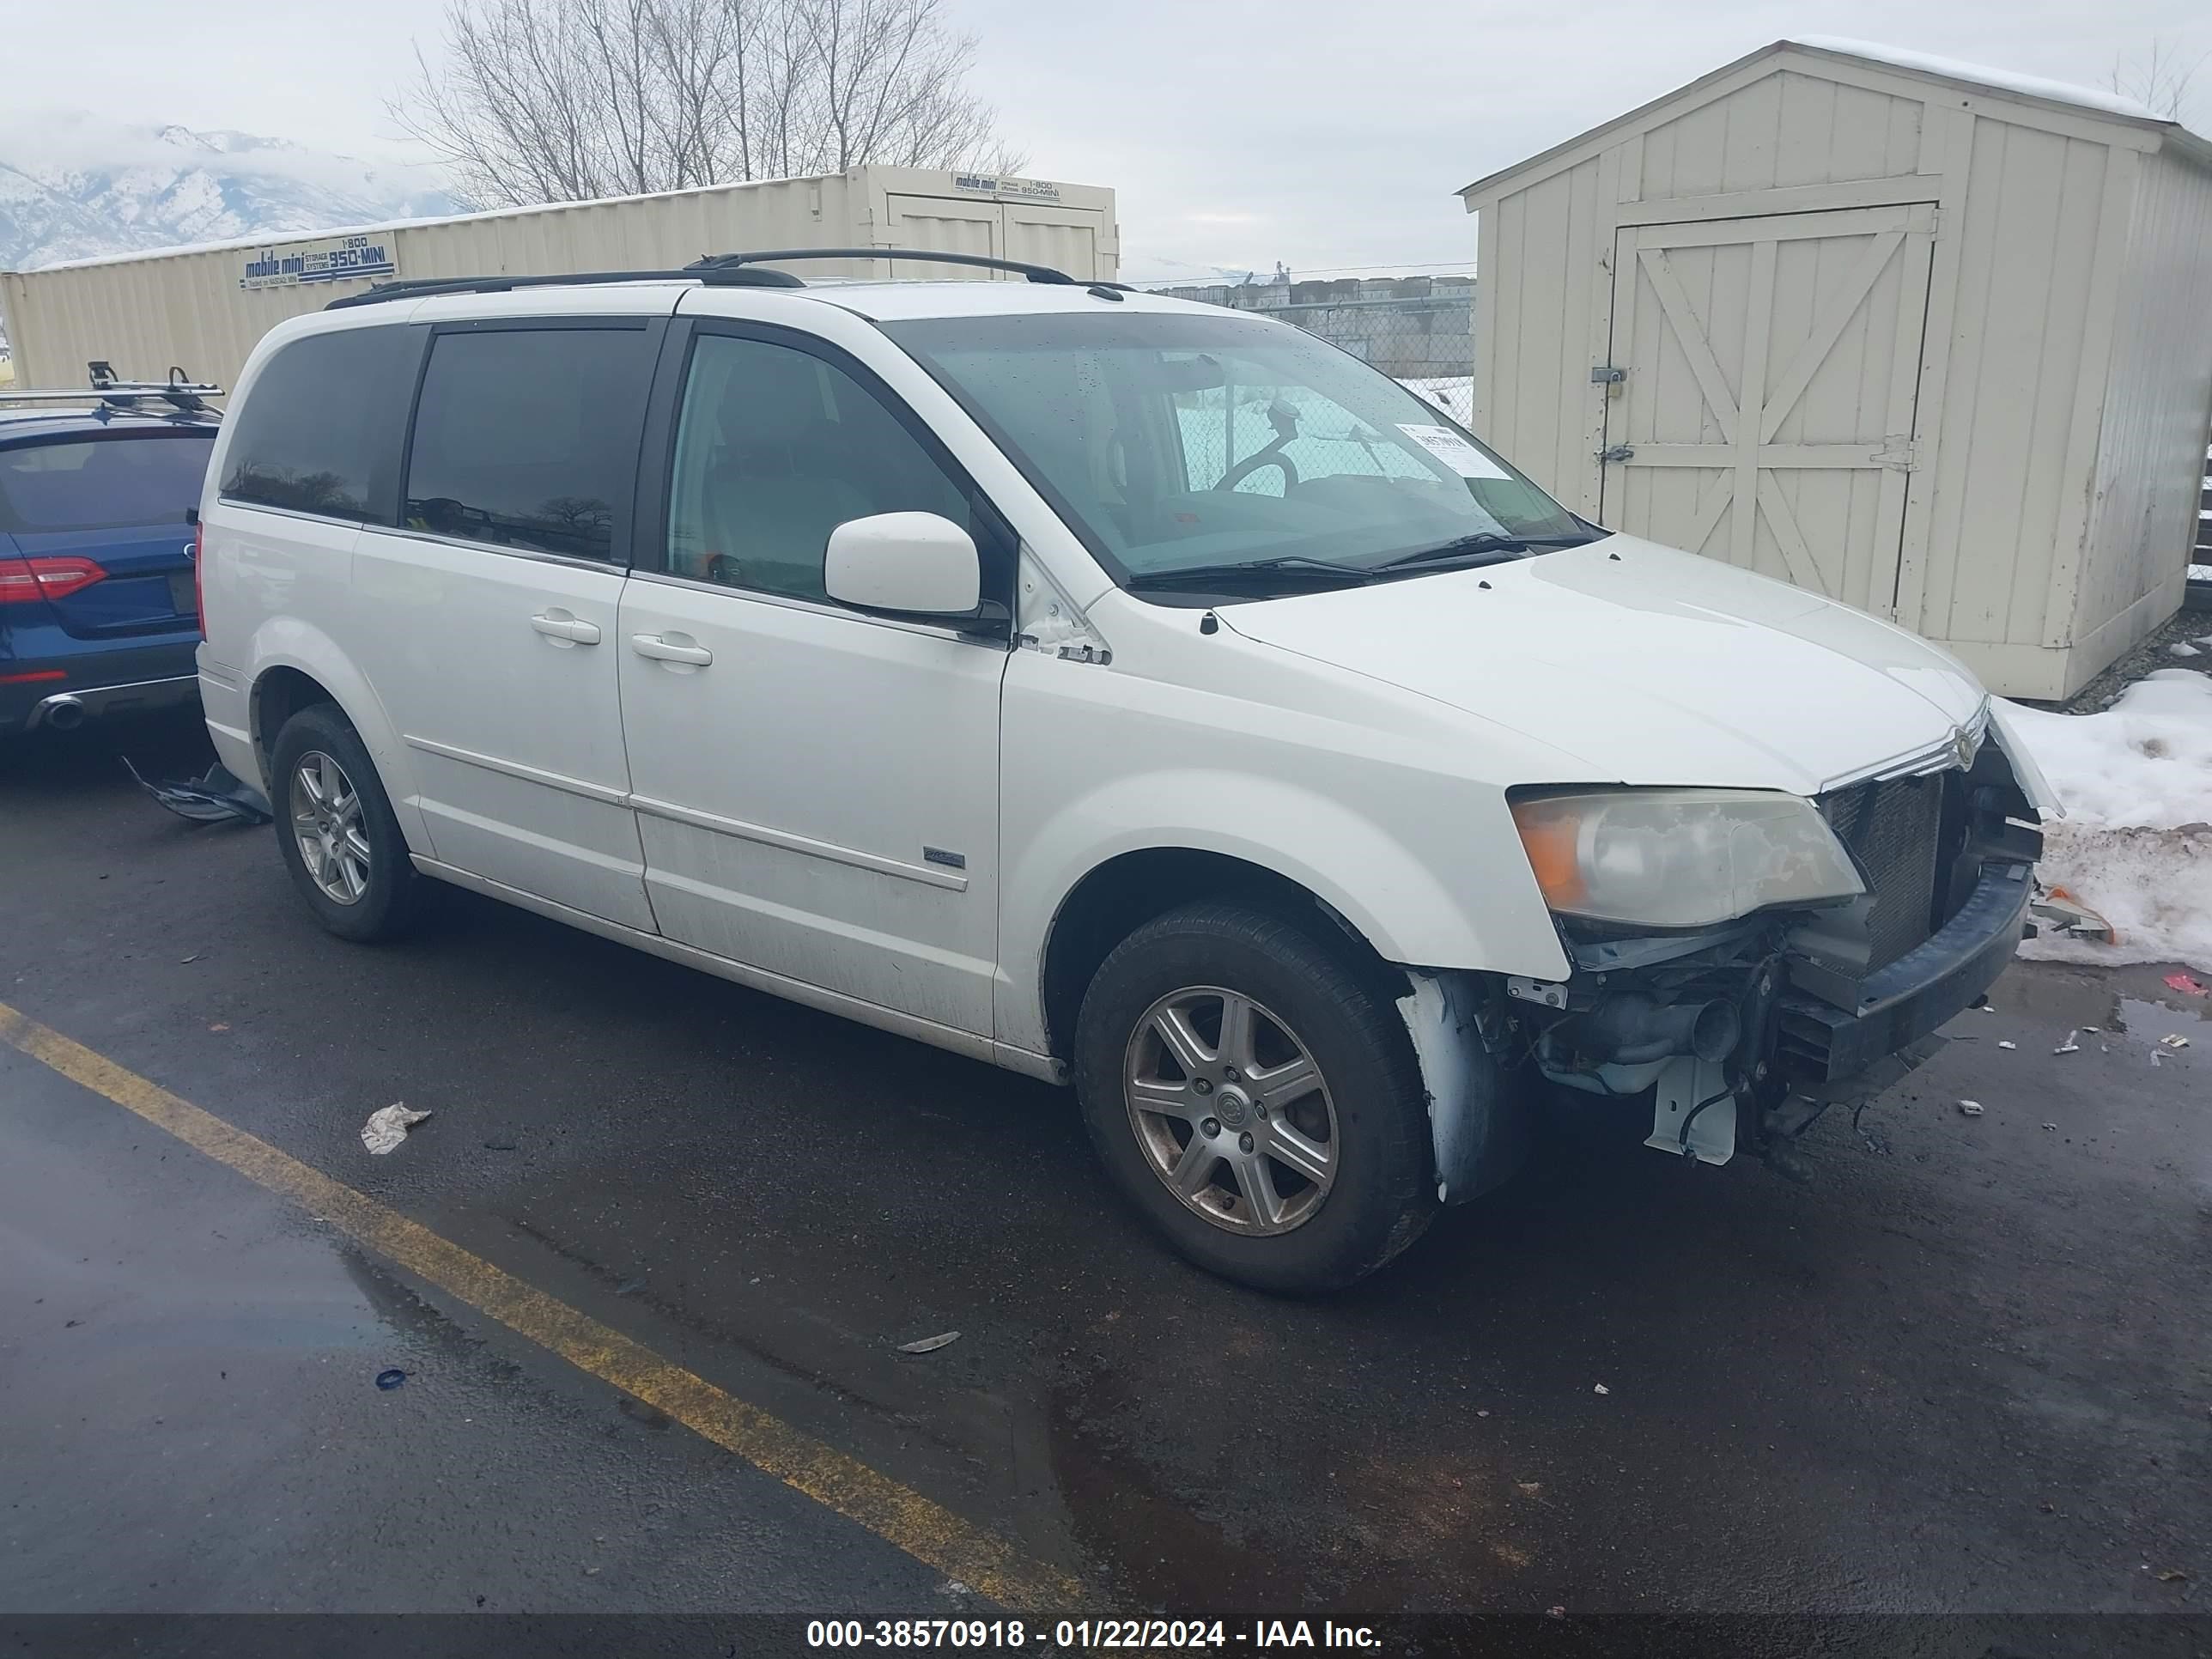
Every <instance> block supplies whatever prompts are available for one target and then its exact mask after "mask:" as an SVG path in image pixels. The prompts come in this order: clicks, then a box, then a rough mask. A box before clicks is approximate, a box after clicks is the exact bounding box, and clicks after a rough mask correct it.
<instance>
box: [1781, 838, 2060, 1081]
mask: <svg viewBox="0 0 2212 1659" xmlns="http://www.w3.org/2000/svg"><path fill="white" fill-rule="evenodd" d="M2032 872H2033V866H2030V865H2026V864H1992V865H1985V866H1984V867H1983V870H1982V873H1981V878H1980V879H1979V880H1978V881H1977V882H1976V883H1975V884H1974V888H1973V890H1972V893H1971V894H1969V895H1968V896H1967V899H1966V903H1965V904H1964V905H1962V906H1961V907H1960V909H1959V911H1958V913H1957V914H1956V915H1954V916H1952V918H1951V919H1950V920H1949V921H1947V922H1945V923H1944V924H1943V925H1942V927H1939V928H1937V929H1936V932H1935V933H1933V934H1931V935H1930V936H1929V938H1928V939H1927V940H1926V941H1925V942H1924V943H1923V944H1920V945H1916V946H1914V947H1913V948H1912V949H1911V950H1910V951H1906V952H1905V954H1904V955H1903V956H1901V957H1899V958H1898V959H1897V960H1896V961H1895V962H1893V963H1890V964H1889V965H1888V966H1887V967H1886V968H1881V969H1876V970H1875V972H1873V973H1871V974H1869V975H1867V976H1866V977H1865V978H1864V979H1863V980H1861V981H1859V982H1858V986H1857V994H1856V1006H1850V1007H1838V1006H1836V1005H1835V1004H1834V1003H1833V1002H1831V1001H1828V1000H1824V999H1822V998H1820V997H1817V996H1813V995H1809V994H1806V993H1805V992H1803V991H1800V990H1797V989H1796V988H1794V987H1793V988H1791V989H1790V990H1788V991H1785V992H1784V994H1782V996H1781V997H1780V998H1779V999H1778V1000H1777V1003H1776V1007H1775V1017H1776V1027H1777V1041H1778V1050H1779V1055H1780V1058H1781V1059H1782V1060H1784V1063H1785V1065H1786V1066H1787V1067H1788V1069H1789V1071H1790V1073H1793V1074H1794V1075H1796V1076H1797V1077H1799V1078H1802V1079H1804V1080H1805V1081H1807V1082H1808V1083H1814V1084H1818V1085H1825V1086H1827V1087H1832V1086H1833V1085H1836V1084H1837V1083H1838V1082H1842V1081H1845V1080H1848V1079H1851V1078H1853V1077H1854V1076H1856V1075H1857V1074H1859V1073H1863V1072H1865V1071H1866V1070H1867V1069H1868V1068H1869V1066H1873V1065H1874V1064H1875V1062H1876V1061H1878V1060H1882V1059H1884V1058H1885V1057H1887V1056H1888V1055H1890V1054H1896V1053H1898V1052H1899V1051H1900V1050H1903V1049H1905V1048H1909V1047H1911V1045H1912V1044H1914V1043H1916V1042H1918V1040H1919V1039H1920V1038H1922V1037H1924V1036H1928V1035H1929V1033H1930V1032H1932V1031H1934V1030H1936V1028H1937V1027H1938V1026H1940V1025H1942V1024H1944V1023H1945V1022H1946V1021H1947V1020H1948V1019H1950V1018H1952V1017H1953V1016H1954V1015H1955V1014H1957V1013H1959V1012H1960V1011H1961V1010H1963V1009H1966V1008H1968V1007H1971V1006H1973V1004H1975V1003H1976V1002H1978V1001H1979V1000H1981V997H1982V994H1983V993H1984V992H1985V991H1987V990H1988V989H1989V988H1990V985H1992V984H1993V983H1995V982H1996V977H1997V975H1999V974H2001V973H2002V972H2003V971H2004V968H2005V964H2006V963H2008V962H2010V961H2011V960H2012V958H2013V953H2014V952H2015V951H2017V950H2018V949H2019V948H2020V941H2021V937H2022V936H2023V934H2024V933H2026V931H2027V913H2028V904H2029V902H2030V901H2031V900H2032V899H2033V897H2034V896H2035V882H2034V878H2033V873H2032Z"/></svg>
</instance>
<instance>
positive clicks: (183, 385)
mask: <svg viewBox="0 0 2212 1659" xmlns="http://www.w3.org/2000/svg"><path fill="white" fill-rule="evenodd" d="M84 368H85V378H86V380H87V381H88V384H87V385H84V386H55V387H51V388H36V389H33V388H26V389H24V390H22V391H20V392H16V391H11V390H9V389H8V388H7V387H4V386H0V404H100V406H102V407H103V408H106V409H136V408H138V407H139V406H140V405H142V404H154V403H162V404H168V405H169V407H171V408H172V409H179V410H185V412H187V413H190V414H197V413H199V412H201V411H202V410H205V409H206V408H207V400H208V399H209V398H220V397H222V396H223V395H224V392H223V389H222V387H221V386H216V385H213V384H211V383H210V382H208V381H204V380H188V379H186V378H185V371H184V370H183V369H181V368H171V369H170V370H169V378H168V379H167V380H118V379H116V378H115V370H114V368H112V366H111V365H110V364H109V363H108V362H106V360H105V359H102V358H94V360H93V361H92V362H88V363H87V364H86V365H85V366H84Z"/></svg>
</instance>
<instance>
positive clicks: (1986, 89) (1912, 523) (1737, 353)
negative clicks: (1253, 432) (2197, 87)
mask: <svg viewBox="0 0 2212 1659" xmlns="http://www.w3.org/2000/svg"><path fill="white" fill-rule="evenodd" d="M1462 198H1463V199H1464V201H1465V203H1466V204H1467V207H1468V210H1469V211H1472V212H1478V213H1480V215H1481V244H1480V246H1481V258H1480V273H1481V288H1480V292H1479V295H1478V297H1477V301H1476V307H1475V324H1474V332H1475V351H1474V358H1475V378H1474V385H1475V425H1476V427H1477V428H1478V429H1479V430H1480V431H1481V433H1482V434H1483V435H1484V436H1485V437H1486V438H1488V439H1489V440H1490V441H1492V442H1493V443H1495V444H1497V445H1498V447H1500V448H1501V449H1502V450H1503V451H1504V453H1505V454H1506V455H1507V456H1508V458H1510V459H1511V460H1512V461H1513V462H1514V463H1515V464H1516V465H1518V466H1520V467H1521V468H1522V469H1523V470H1524V471H1527V472H1528V474H1529V475H1530V476H1531V477H1534V479H1536V481H1537V482H1538V483H1542V484H1545V485H1547V486H1548V487H1549V488H1550V489H1551V490H1552V491H1553V494H1555V495H1558V496H1559V498H1560V499H1561V500H1563V501H1566V502H1568V503H1569V504H1570V505H1571V506H1574V507H1578V508H1579V509H1581V510H1582V511H1583V513H1587V514H1589V516H1591V517H1593V518H1595V519H1598V520H1601V521H1602V522H1603V523H1605V524H1606V525H1607V526H1610V527H1612V528H1613V529H1616V530H1623V531H1628V532H1633V533H1635V534H1638V535H1643V536H1649V537H1650V538H1652V539H1653V540H1655V541H1661V542H1667V543H1670V544H1674V545H1675V546H1678V547H1686V548H1690V549H1692V550H1694V551H1697V552H1700V553H1704V554H1706V555H1709V556H1711V557H1714V558H1719V559H1725V560H1727V561H1729V562H1730V563H1733V564H1738V565H1743V566H1746V567H1748V568H1753V569H1757V570H1762V571H1765V572H1766V573H1768V574H1771V575H1776V576H1780V577H1783V578H1784V579H1785V580H1790V581H1793V582H1796V583H1798V584H1799V585H1800V586H1806V587H1810V588H1814V589H1816V590H1818V591H1820V592H1826V593H1827V594H1830V595H1832V596H1833V597H1835V598H1838V599H1844V600H1846V601H1848V602H1849V603H1850V604H1852V605H1858V606H1860V607H1862V608H1863V609H1865V610H1868V611H1873V612H1874V613H1875V615H1877V616H1882V617H1893V618H1894V619H1896V620H1897V621H1898V622H1899V623H1903V624H1905V626H1906V627H1908V628H1910V629H1913V630H1914V631H1915V632H1917V633H1918V634H1920V635H1923V636H1924V637H1926V638H1928V639H1931V640H1936V641H1940V642H1942V644H1944V645H1947V646H1948V647H1950V648H1951V649H1952V650H1953V651H1954V652H1956V653H1958V654H1959V655H1960V657H1962V658H1964V659H1966V662H1967V664H1968V665H1970V666H1972V668H1973V669H1974V670H1975V671H1976V672H1977V673H1978V674H1979V675H1980V676H1981V677H1982V678H1983V679H1984V681H1985V682H1987V683H1988V684H1989V685H1990V686H1991V687H1992V688H1993V689H1994V690H1998V691H2001V692H2004V693H2007V694H2008V695H2011V696H2027V697H2063V696H2069V695H2071V694H2072V693H2073V692H2074V691H2075V690H2078V689H2080V687H2081V685H2082V684H2083V683H2084V682H2086V681H2087V680H2088V679H2089V678H2091V677H2092V676H2093V675H2094V674H2095V673H2096V672H2097V671H2099V670H2100V669H2101V668H2103V667H2105V666H2106V665H2107V664H2109V663H2110V662H2112V660H2113V659H2115V658H2117V657H2118V656H2119V655H2120V654H2121V653H2123V652H2124V651H2125V650H2126V649H2127V648H2128V647H2130V646H2131V645H2133V644H2135V643H2136V641H2138V640H2140V639H2142V637H2143V636H2144V635H2146V634H2148V633H2149V632H2150V631H2151V629H2154V628H2155V627H2157V626H2158V624H2159V623H2161V622H2163V621H2164V620H2165V619H2166V617H2170V616H2172V614H2173V612H2174V611H2175V609H2176V607H2177V606H2179V604H2180V603H2181V598H2182V589H2183V583H2184V574H2185V569H2186V567H2187V565H2188V562H2189V545H2190V543H2191V540H2192V539H2193V532H2194V531H2195V529H2196V526H2197V494H2198V490H2199V488H2200V485H2199V483H2198V479H2199V477H2201V473H2200V471H2199V468H2200V465H2201V463H2202V459H2203V444H2204V436H2203V435H2204V431H2205V423H2206V420H2207V417H2208V416H2212V143H2207V142H2206V141H2205V140H2204V139H2203V138H2201V137H2197V135H2196V134H2194V133H2191V132H2189V131H2185V130H2184V129H2183V128H2181V127H2179V126H2178V125H2175V124H2173V123H2172V122H2171V121H2166V120H2161V119H2160V118H2158V117H2156V116H2154V114H2153V113H2152V112H2150V111H2148V110H2147V109H2144V108H2142V106H2140V105H2135V104H2131V103H2130V102H2129V101H2128V100H2124V99H2118V98H2115V97H2114V96H2113V95H2112V94H2109V93H2100V92H2097V91H2094V90H2091V89H2087V88H2075V87H2066V86H2060V85H2057V84H2055V83H2052V82H2039V81H2032V80H2027V79H2024V78H2022V77H2020V76H2012V75H2008V74H2006V73H2004V72H2003V71H2001V70H1986V69H1980V68H1977V67H1974V66H1972V65H1968V64H1952V63H1946V62H1942V61H1940V60H1936V59H1930V58H1918V57H1914V56H1911V55H1910V54H1903V53H1896V52H1889V51H1888V50H1887V49H1886V48H1881V47H1875V46H1863V45H1858V44H1855V43H1849V42H1839V41H1813V42H1805V41H1780V42H1777V43H1776V44H1775V45H1773V46H1766V47H1763V48H1761V49H1760V50H1759V51H1758V52H1753V53H1751V54H1750V55H1749V56H1748V57H1746V58H1740V59H1738V60H1737V61H1736V62H1735V63H1733V64H1727V65H1725V66H1724V67H1723V68H1721V69H1718V70H1714V71H1713V72H1712V73H1711V74H1710V75H1708V76H1705V77H1703V78H1702V79H1700V80H1699V81H1696V82H1692V83H1691V84H1690V85H1688V86H1686V87H1684V88H1680V90H1678V91H1676V92H1673V93H1670V94H1668V95H1667V96H1666V97H1664V98H1662V99H1659V100H1656V101H1655V102H1653V103H1650V104H1647V105H1645V106H1644V107H1643V108H1641V109H1638V110H1634V111H1632V112H1630V113H1628V114H1626V115H1624V116H1621V117H1620V118H1619V119H1617V120H1614V121H1611V122H1608V123H1607V124H1606V125H1603V126H1601V127H1597V128H1595V129H1593V130H1592V131H1589V132H1586V133H1584V134H1583V135H1582V136H1581V137H1577V138H1573V139H1570V140H1569V141H1568V142H1567V143H1564V144H1561V145H1559V146H1558V147H1557V148H1555V149H1551V150H1547V151H1546V152H1545V153H1544V154H1542V155H1537V156H1534V157H1531V158H1530V159H1529V160H1528V161H1522V162H1521V163H1519V164H1517V165H1516V166H1514V167H1509V168H1507V169H1505V170H1504V172H1502V173H1493V174H1492V175H1491V176H1490V177H1489V178H1486V179H1480V180H1479V181H1478V182H1476V183H1474V184H1472V185H1468V187H1467V188H1466V190H1465V191H1462Z"/></svg>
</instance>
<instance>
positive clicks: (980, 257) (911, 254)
mask: <svg viewBox="0 0 2212 1659" xmlns="http://www.w3.org/2000/svg"><path fill="white" fill-rule="evenodd" d="M787 259H915V260H919V261H921V263H922V264H933V265H973V266H975V268H976V269H978V270H1011V271H1012V272H1013V273H1015V275H1017V276H1026V277H1028V278H1029V279H1030V281H1031V282H1032V283H1053V284H1054V285H1055V286H1057V287H1060V288H1074V287H1076V286H1078V284H1077V283H1076V280H1075V278H1074V277H1073V276H1069V275H1068V274H1067V273H1066V271H1064V270H1054V269H1053V268H1052V267H1051V266H1050V265H1033V264H1026V263H1024V261H1022V260H1019V259H999V258H993V257H992V256H991V255H990V254H987V253H954V252H950V251H949V250H947V249H944V248H927V247H786V248H771V249H769V251H768V252H763V253H709V254H708V255H706V256H705V257H704V258H700V259H698V260H696V261H695V262H694V263H693V264H691V266H690V269H691V270H744V268H745V267H747V266H748V265H760V264H770V263H775V262H780V261H782V260H787Z"/></svg>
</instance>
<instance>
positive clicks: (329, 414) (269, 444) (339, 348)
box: [222, 328, 415, 522]
mask: <svg viewBox="0 0 2212 1659" xmlns="http://www.w3.org/2000/svg"><path fill="white" fill-rule="evenodd" d="M414 349H415V346H414V341H413V339H412V338H411V337H410V335H409V333H408V331H406V330H404V329H400V328H349V329H342V330H339V331H336V332H333V333H329V334H310V335H309V336H307V337H306V338H305V339H302V340H295V341H293V342H292V343H291V344H289V345H288V346H286V347H284V348H283V349H282V350H280V351H278V352H277V354H276V356H275V357H273V358H272V359H270V362H269V363H268V365H267V367H265V368H263V369H262V371H261V373H260V374H259V376H258V378H257V379H256V380H254V382H253V384H252V386H250V387H248V388H247V390H246V397H245V398H244V400H243V406H242V407H241V408H240V409H239V410H238V412H237V413H236V414H235V415H234V416H232V417H231V420H230V422H229V424H230V428H231V435H230V447H229V448H228V450H227V451H226V452H225V453H224V462H223V465H224V469H225V470H224V472H223V478H222V493H223V494H224V495H227V496H228V497H229V498H230V499H231V500H233V501H246V502H250V503H252V505H254V506H257V507H289V508H290V509H291V510H292V511H293V512H295V513H316V514H319V515H320V516H322V517H325V518H331V519H351V520H356V522H359V521H363V520H371V519H374V518H376V517H377V513H376V511H375V507H374V501H373V496H372V492H371V489H370V480H371V477H372V475H373V473H374V471H375V462H376V458H377V456H378V454H379V453H380V451H381V450H382V449H383V447H385V446H386V444H388V443H390V442H391V441H392V440H391V435H390V430H389V428H390V422H391V418H392V408H393V406H394V404H393V399H392V397H391V396H390V395H389V394H390V390H391V387H392V379H393V377H394V375H395V374H397V373H398V372H399V371H400V370H401V369H402V368H404V364H405V362H406V361H407V359H408V357H409V356H411V355H412V352H413V350H414ZM394 447H396V446H394Z"/></svg>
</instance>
